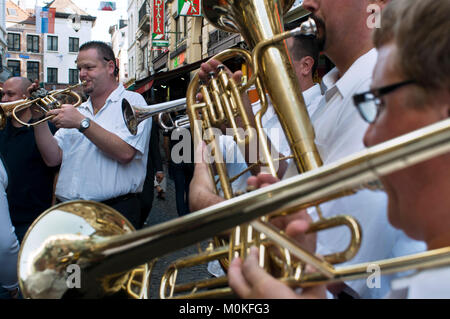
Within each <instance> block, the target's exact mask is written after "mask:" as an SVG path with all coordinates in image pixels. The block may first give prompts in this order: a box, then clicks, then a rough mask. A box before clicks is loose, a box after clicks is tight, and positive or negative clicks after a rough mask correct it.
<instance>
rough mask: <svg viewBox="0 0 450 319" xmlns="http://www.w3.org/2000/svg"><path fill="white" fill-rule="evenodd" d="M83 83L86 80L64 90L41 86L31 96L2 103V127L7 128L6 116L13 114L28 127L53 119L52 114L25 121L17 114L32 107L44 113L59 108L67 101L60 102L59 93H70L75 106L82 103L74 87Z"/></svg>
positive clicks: (0, 114)
mask: <svg viewBox="0 0 450 319" xmlns="http://www.w3.org/2000/svg"><path fill="white" fill-rule="evenodd" d="M82 85H84V82H82V83H79V84H75V85H72V86H69V87H67V88H65V89H62V90H54V91H50V92H48V91H47V90H45V89H43V88H40V89H38V90H36V91H34V92H32V93H31V98H28V99H23V100H18V101H14V102H6V103H0V129H4V128H5V125H6V118H7V117H9V116H12V117H13V118H14V119H15V120H16V121H17V122H19V123H20V124H22V125H24V126H27V127H30V126H34V125H38V124H40V123H42V122H45V121H48V120H50V119H52V118H53V117H54V116H53V115H50V116H47V117H44V118H42V119H40V120H38V121H36V122H33V123H25V122H23V121H22V120H20V118H19V117H18V116H17V113H18V112H20V111H23V110H25V109H27V108H30V107H36V108H37V110H38V111H41V112H42V113H44V114H45V113H47V112H48V111H50V110H52V109H56V108H59V107H61V105H62V104H64V103H65V102H60V101H59V100H58V99H57V96H58V95H68V96H70V97H72V98H74V99H75V102H74V103H72V104H73V105H74V106H75V107H77V106H79V105H80V104H81V103H82V100H81V97H80V95H78V94H77V93H76V92H75V91H74V89H75V88H77V87H79V86H82ZM59 98H60V97H59ZM60 99H61V98H60Z"/></svg>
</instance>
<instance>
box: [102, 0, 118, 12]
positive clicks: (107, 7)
mask: <svg viewBox="0 0 450 319" xmlns="http://www.w3.org/2000/svg"><path fill="white" fill-rule="evenodd" d="M99 10H102V11H114V10H116V2H114V1H100V8H99Z"/></svg>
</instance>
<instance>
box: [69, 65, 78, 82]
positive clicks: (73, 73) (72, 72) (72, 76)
mask: <svg viewBox="0 0 450 319" xmlns="http://www.w3.org/2000/svg"><path fill="white" fill-rule="evenodd" d="M78 78H79V73H78V69H69V84H77V83H78Z"/></svg>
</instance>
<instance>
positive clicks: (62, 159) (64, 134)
mask: <svg viewBox="0 0 450 319" xmlns="http://www.w3.org/2000/svg"><path fill="white" fill-rule="evenodd" d="M77 67H78V70H79V72H80V80H81V81H86V84H85V85H84V86H83V90H84V93H85V94H86V95H88V96H89V99H88V100H87V101H86V102H85V103H83V104H81V105H80V106H79V107H78V108H75V107H74V106H73V105H70V104H64V105H62V107H61V108H59V109H54V110H51V111H49V112H48V114H47V115H54V117H53V118H52V120H51V122H52V123H54V124H55V125H56V127H57V128H59V130H58V132H57V134H56V135H55V136H54V137H53V136H52V135H51V134H50V131H49V130H48V126H47V124H40V125H37V126H35V129H34V130H35V136H36V143H37V145H38V147H39V150H40V152H41V155H42V158H43V159H44V161H45V163H46V164H47V165H48V166H57V165H61V169H60V173H59V178H58V183H57V184H56V191H55V194H56V198H57V200H58V201H68V200H75V199H86V200H94V201H99V202H103V203H105V204H107V205H109V206H111V207H113V208H115V209H116V210H118V211H119V212H121V213H122V214H123V215H124V216H125V217H126V218H127V219H128V220H129V221H130V222H131V223H132V224H133V225H134V226H135V227H136V228H139V219H140V206H139V199H138V193H140V192H141V191H142V187H143V183H144V178H145V173H146V164H147V158H148V156H147V154H148V145H149V138H150V128H151V121H143V122H142V123H140V124H139V129H138V133H137V134H136V135H131V134H130V132H129V131H128V129H127V127H126V125H125V123H124V121H123V118H122V108H121V103H122V99H124V98H126V99H127V100H128V101H129V102H130V103H131V104H132V105H141V106H144V105H146V103H145V100H144V98H143V97H142V96H141V95H139V94H137V93H134V92H130V91H126V90H125V88H124V87H123V85H121V84H119V83H118V82H117V79H116V75H117V73H118V68H117V66H116V60H115V57H114V52H113V51H112V49H111V48H110V47H109V46H108V45H107V44H105V43H103V42H97V41H92V42H87V43H85V44H83V45H82V46H81V47H80V51H79V54H78V58H77Z"/></svg>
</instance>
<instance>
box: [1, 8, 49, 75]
mask: <svg viewBox="0 0 450 319" xmlns="http://www.w3.org/2000/svg"><path fill="white" fill-rule="evenodd" d="M6 30H7V43H8V50H7V53H6V65H7V67H8V69H9V70H10V72H11V74H10V75H11V76H22V77H26V78H28V79H30V80H31V81H35V80H38V81H39V82H42V80H43V52H44V50H43V40H42V35H41V34H39V33H37V32H36V18H35V17H34V16H33V15H31V14H29V12H27V11H25V10H24V9H22V8H20V7H19V6H18V5H16V4H15V3H14V2H12V1H10V0H8V1H7V2H6Z"/></svg>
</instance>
